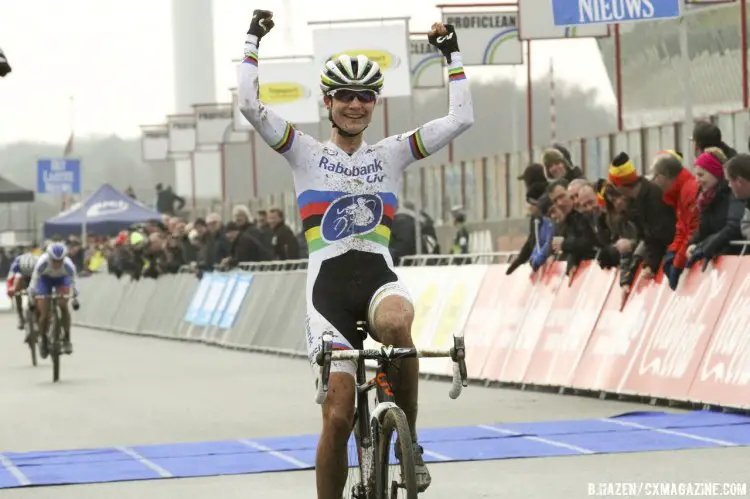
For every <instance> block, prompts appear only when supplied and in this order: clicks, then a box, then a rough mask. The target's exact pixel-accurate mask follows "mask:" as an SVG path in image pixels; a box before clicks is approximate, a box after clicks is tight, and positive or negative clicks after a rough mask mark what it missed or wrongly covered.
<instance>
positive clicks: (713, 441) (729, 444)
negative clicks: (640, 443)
mask: <svg viewBox="0 0 750 499" xmlns="http://www.w3.org/2000/svg"><path fill="white" fill-rule="evenodd" d="M600 421H604V422H605V423H612V424H617V425H620V426H629V427H630V428H638V429H640V430H649V431H655V432H657V433H664V434H665V435H674V436H677V437H684V438H690V439H692V440H698V441H700V442H708V443H711V444H716V445H723V446H724V447H737V446H738V444H735V443H733V442H727V441H726V440H719V439H716V438H708V437H701V436H700V435H693V434H692V433H685V432H682V431H675V430H666V429H664V428H654V427H653V426H646V425H644V424H639V423H631V422H630V421H618V420H616V419H607V418H603V419H601V420H600Z"/></svg>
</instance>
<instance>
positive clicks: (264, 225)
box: [256, 210, 271, 232]
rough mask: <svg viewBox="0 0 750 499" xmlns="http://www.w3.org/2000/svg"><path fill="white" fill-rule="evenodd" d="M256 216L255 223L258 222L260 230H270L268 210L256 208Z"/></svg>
mask: <svg viewBox="0 0 750 499" xmlns="http://www.w3.org/2000/svg"><path fill="white" fill-rule="evenodd" d="M256 214H257V215H258V216H257V219H256V220H257V223H258V229H259V230H260V231H261V232H266V231H271V226H270V224H269V221H268V212H267V211H266V210H258V212H257V213H256Z"/></svg>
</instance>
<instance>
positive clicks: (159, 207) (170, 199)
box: [156, 183, 185, 215]
mask: <svg viewBox="0 0 750 499" xmlns="http://www.w3.org/2000/svg"><path fill="white" fill-rule="evenodd" d="M175 204H177V205H178V206H177V208H175ZM184 207H185V198H183V197H180V196H178V195H177V194H175V193H174V192H173V191H172V186H171V185H168V186H167V187H166V188H164V186H163V185H162V184H161V183H158V184H156V211H158V212H159V213H163V214H165V215H174V214H175V213H176V212H178V211H180V210H182V209H183V208H184Z"/></svg>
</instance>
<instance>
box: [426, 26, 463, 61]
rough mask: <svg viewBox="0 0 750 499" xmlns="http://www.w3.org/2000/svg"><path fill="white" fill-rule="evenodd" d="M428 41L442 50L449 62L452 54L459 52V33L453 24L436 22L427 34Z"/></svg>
mask: <svg viewBox="0 0 750 499" xmlns="http://www.w3.org/2000/svg"><path fill="white" fill-rule="evenodd" d="M427 41H428V42H430V45H433V46H435V47H437V48H438V50H440V52H442V54H443V55H444V56H445V58H446V60H447V61H448V63H450V62H451V54H452V53H453V52H458V35H457V34H456V30H455V28H454V27H453V25H452V24H443V23H434V24H433V25H432V29H431V30H430V32H429V33H428V34H427Z"/></svg>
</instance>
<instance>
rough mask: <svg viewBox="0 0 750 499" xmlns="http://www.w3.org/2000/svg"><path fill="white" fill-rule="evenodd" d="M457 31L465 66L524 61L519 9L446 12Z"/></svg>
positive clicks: (445, 14)
mask: <svg viewBox="0 0 750 499" xmlns="http://www.w3.org/2000/svg"><path fill="white" fill-rule="evenodd" d="M443 22H444V23H445V24H452V25H453V26H454V27H455V28H456V33H458V43H459V46H460V47H461V57H462V60H463V63H464V66H493V65H494V66H503V65H511V66H512V65H516V64H523V44H522V43H521V40H520V39H519V38H518V9H514V10H504V11H497V12H481V11H479V12H468V11H463V12H443Z"/></svg>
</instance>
